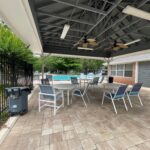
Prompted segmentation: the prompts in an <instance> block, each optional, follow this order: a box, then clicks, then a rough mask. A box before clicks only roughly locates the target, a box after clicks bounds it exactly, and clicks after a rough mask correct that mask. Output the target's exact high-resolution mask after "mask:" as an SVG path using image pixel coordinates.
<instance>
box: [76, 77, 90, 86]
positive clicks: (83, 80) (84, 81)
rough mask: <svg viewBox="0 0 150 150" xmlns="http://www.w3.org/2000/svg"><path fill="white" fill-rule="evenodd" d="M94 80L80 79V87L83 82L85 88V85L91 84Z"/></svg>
mask: <svg viewBox="0 0 150 150" xmlns="http://www.w3.org/2000/svg"><path fill="white" fill-rule="evenodd" d="M92 80H93V78H79V82H80V85H81V84H82V82H83V83H84V87H85V84H86V83H89V82H90V81H92Z"/></svg>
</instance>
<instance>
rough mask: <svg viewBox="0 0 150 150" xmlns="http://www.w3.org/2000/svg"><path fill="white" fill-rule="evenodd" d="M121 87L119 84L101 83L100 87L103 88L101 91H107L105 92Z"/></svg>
mask: <svg viewBox="0 0 150 150" xmlns="http://www.w3.org/2000/svg"><path fill="white" fill-rule="evenodd" d="M120 85H122V84H119V83H103V84H102V87H103V90H104V91H105V90H107V91H115V90H117V89H118V88H119V86H120Z"/></svg>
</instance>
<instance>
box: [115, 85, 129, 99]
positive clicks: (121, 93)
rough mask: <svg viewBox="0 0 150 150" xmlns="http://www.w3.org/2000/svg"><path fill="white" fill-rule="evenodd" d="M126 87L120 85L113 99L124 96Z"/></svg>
mask: <svg viewBox="0 0 150 150" xmlns="http://www.w3.org/2000/svg"><path fill="white" fill-rule="evenodd" d="M127 87H128V85H120V86H119V88H118V90H117V91H116V93H115V96H114V98H115V99H117V98H122V97H123V96H124V95H125V92H126V89H127Z"/></svg>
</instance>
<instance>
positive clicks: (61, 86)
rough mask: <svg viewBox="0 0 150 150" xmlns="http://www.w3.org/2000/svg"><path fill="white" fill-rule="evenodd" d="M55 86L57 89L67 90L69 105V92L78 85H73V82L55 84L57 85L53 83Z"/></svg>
mask: <svg viewBox="0 0 150 150" xmlns="http://www.w3.org/2000/svg"><path fill="white" fill-rule="evenodd" d="M53 87H54V88H55V89H58V90H61V91H63V92H64V91H66V92H67V105H69V104H70V102H69V101H70V99H69V92H70V91H71V90H73V89H74V88H76V85H73V84H65V83H64V84H55V85H53Z"/></svg>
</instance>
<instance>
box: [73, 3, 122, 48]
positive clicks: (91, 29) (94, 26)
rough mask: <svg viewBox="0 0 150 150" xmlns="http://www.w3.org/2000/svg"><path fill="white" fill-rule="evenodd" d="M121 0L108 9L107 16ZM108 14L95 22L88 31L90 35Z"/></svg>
mask: <svg viewBox="0 0 150 150" xmlns="http://www.w3.org/2000/svg"><path fill="white" fill-rule="evenodd" d="M121 1H122V0H117V2H116V3H115V5H113V6H112V7H111V8H110V9H109V10H108V12H107V15H106V16H108V14H109V13H111V12H112V10H113V9H115V8H116V7H117V6H118V5H119V4H120V3H121ZM106 16H102V17H101V18H100V19H99V20H98V21H97V22H96V24H94V25H93V26H92V27H91V28H90V29H89V31H88V32H87V35H88V34H89V33H90V32H91V31H93V29H94V28H96V27H97V26H98V25H99V24H100V23H101V22H102V21H103V19H104V18H105V17H106ZM83 38H84V36H83V37H81V39H80V40H79V41H81V40H82V39H83ZM79 41H78V42H79ZM73 48H74V46H73Z"/></svg>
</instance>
